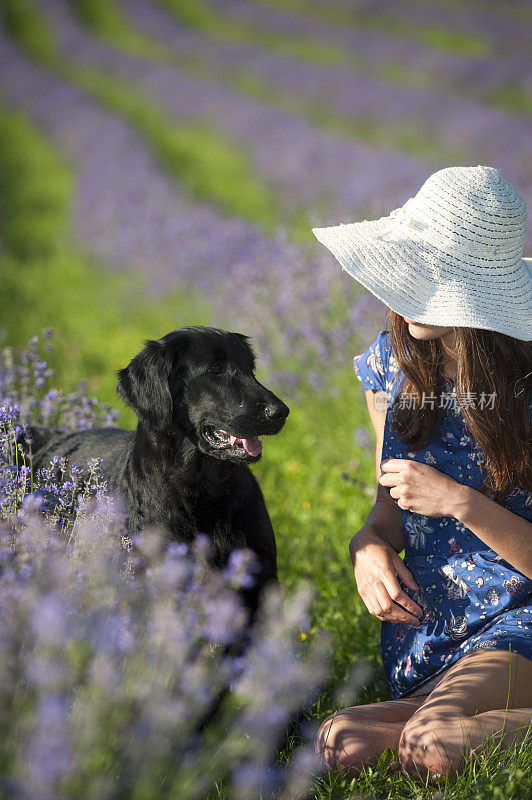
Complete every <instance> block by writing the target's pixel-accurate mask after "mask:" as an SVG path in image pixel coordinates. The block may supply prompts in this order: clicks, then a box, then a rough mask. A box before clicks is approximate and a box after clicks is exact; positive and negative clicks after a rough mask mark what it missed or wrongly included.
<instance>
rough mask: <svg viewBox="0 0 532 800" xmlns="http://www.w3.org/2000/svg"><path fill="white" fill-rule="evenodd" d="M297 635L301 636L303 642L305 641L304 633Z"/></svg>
mask: <svg viewBox="0 0 532 800" xmlns="http://www.w3.org/2000/svg"><path fill="white" fill-rule="evenodd" d="M299 635H300V636H301V638H302V639H303V641H305V639H306V638H307V634H306V633H300V634H299Z"/></svg>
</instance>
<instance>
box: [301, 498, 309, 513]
mask: <svg viewBox="0 0 532 800" xmlns="http://www.w3.org/2000/svg"><path fill="white" fill-rule="evenodd" d="M302 506H303V508H304V509H305V511H308V509H309V508H310V503H309V501H308V500H304V501H303V503H302Z"/></svg>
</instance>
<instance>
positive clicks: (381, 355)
mask: <svg viewBox="0 0 532 800" xmlns="http://www.w3.org/2000/svg"><path fill="white" fill-rule="evenodd" d="M387 338H388V333H387V331H381V332H380V333H379V335H378V336H377V338H376V339H375V341H374V342H373V344H371V345H370V346H369V347H368V349H367V350H366V351H365V352H364V353H360V354H359V355H357V356H355V357H354V358H353V367H354V368H355V374H356V376H357V378H358V380H359V381H360V382H361V384H362V385H363V387H364V389H375V390H382V391H384V392H385V391H386V388H387V381H388V346H389V345H388V341H387Z"/></svg>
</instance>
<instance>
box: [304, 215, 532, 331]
mask: <svg viewBox="0 0 532 800" xmlns="http://www.w3.org/2000/svg"><path fill="white" fill-rule="evenodd" d="M312 232H313V234H314V235H315V237H316V238H317V239H318V241H319V242H321V243H322V244H323V245H325V247H327V248H328V250H330V252H331V253H332V254H333V255H334V256H335V258H336V259H337V260H338V262H339V263H340V265H341V266H342V268H343V269H344V270H345V271H346V272H348V273H349V274H350V275H351V276H352V277H353V278H355V280H357V281H358V282H359V283H361V284H362V285H363V286H365V287H366V289H369V291H370V292H372V294H374V295H375V296H376V297H378V298H379V300H381V301H382V302H383V303H385V305H387V306H388V307H389V308H391V309H392V310H393V311H396V312H397V313H398V314H401V316H404V317H406V318H407V319H411V320H414V321H415V322H421V323H424V324H427V325H441V326H446V327H447V326H449V327H454V326H457V327H470V328H483V329H487V330H493V331H498V332H500V333H505V334H507V335H508V336H513V337H514V338H516V339H522V340H525V341H531V340H532V259H530V258H522V257H520V256H516V254H515V253H514V254H510V255H507V256H505V257H501V256H500V255H498V256H497V259H496V262H494V261H493V260H490V259H489V257H488V256H487V254H486V252H482V251H479V252H478V253H474V254H471V253H470V252H467V251H466V252H464V251H461V250H460V248H459V247H453V246H449V247H447V248H442V247H441V246H435V245H434V244H431V243H429V242H427V241H426V238H422V237H421V236H420V235H417V233H416V232H415V231H413V230H412V229H411V228H410V227H407V226H403V225H400V224H397V220H395V219H394V218H393V217H391V216H389V217H381V218H380V219H377V220H373V221H364V222H353V223H348V224H340V225H334V226H332V227H326V228H313V229H312Z"/></svg>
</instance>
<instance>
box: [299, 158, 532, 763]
mask: <svg viewBox="0 0 532 800" xmlns="http://www.w3.org/2000/svg"><path fill="white" fill-rule="evenodd" d="M314 234H315V235H316V237H317V238H318V240H319V241H320V242H322V243H323V244H325V245H326V246H327V247H328V248H329V249H330V250H331V252H332V253H333V254H334V255H335V256H336V258H337V259H338V261H339V262H340V264H341V265H342V267H343V268H344V269H345V270H347V272H349V274H351V275H352V276H353V277H354V278H356V280H358V281H359V282H360V283H362V284H363V285H364V286H365V287H366V288H368V289H369V290H370V291H371V292H373V294H375V295H376V296H377V297H378V298H380V299H381V300H382V301H383V302H384V303H385V304H386V305H387V306H388V307H389V311H388V312H387V315H386V326H387V329H388V330H386V331H381V333H380V334H379V336H378V337H377V340H376V341H375V342H374V343H373V344H372V345H371V347H370V348H369V349H368V350H367V351H366V352H365V353H363V354H361V355H359V356H356V357H355V362H354V363H355V370H356V373H357V376H358V378H359V379H360V380H361V382H362V384H363V385H364V387H365V389H366V399H367V403H368V410H369V414H370V417H371V420H372V423H373V425H374V427H375V432H376V437H377V454H376V458H377V474H379V473H380V477H379V478H378V487H377V498H376V502H375V505H374V506H373V509H372V510H371V512H370V514H369V516H368V519H367V522H366V524H365V525H364V526H363V528H362V529H361V530H360V531H358V533H356V534H355V536H353V538H352V540H351V543H350V553H351V558H352V562H353V569H354V574H355V580H356V584H357V588H358V591H359V593H360V596H361V597H362V600H363V601H364V603H365V604H366V606H367V608H368V610H369V611H370V613H372V614H374V615H375V616H377V617H378V618H379V619H381V620H382V622H383V624H382V631H381V650H382V659H383V664H384V669H385V673H386V677H387V680H388V682H389V685H390V690H391V693H392V696H393V698H394V699H393V700H391V701H388V702H382V703H372V704H369V705H363V706H356V707H353V708H346V709H343V710H341V711H338V712H337V713H336V714H334V715H333V716H332V717H329V718H328V719H327V720H325V722H324V723H323V725H322V727H321V729H320V732H319V736H318V742H317V750H318V751H319V752H320V753H321V754H322V755H323V758H324V760H325V762H326V764H327V765H328V766H329V767H331V768H337V769H342V770H344V771H345V772H348V773H350V774H353V775H356V774H358V772H359V771H360V769H361V767H362V766H363V765H367V766H369V765H372V764H375V763H376V761H377V759H378V758H379V755H380V754H381V753H382V752H383V751H384V750H385V749H386V748H388V747H389V748H392V749H393V750H395V751H396V752H397V754H398V758H399V763H400V765H401V767H402V768H403V770H404V771H405V772H406V773H408V774H411V775H414V776H415V775H420V776H421V777H424V778H426V777H427V776H428V777H429V778H437V777H438V776H441V775H443V774H446V773H448V772H451V773H454V772H456V771H458V770H459V769H460V767H461V766H462V765H463V759H464V756H466V755H467V754H468V753H470V752H471V751H472V750H477V749H478V748H480V747H481V746H482V745H483V744H485V743H486V742H487V740H488V739H489V738H490V737H491V736H492V735H493V734H499V736H500V737H501V741H502V744H503V746H506V745H509V744H511V743H512V742H515V741H517V740H519V739H520V738H522V737H523V736H524V735H525V732H526V730H527V728H528V727H529V725H530V723H531V722H532V434H531V424H530V419H531V415H532V260H531V259H524V258H522V253H523V246H524V241H525V236H526V206H525V204H524V201H523V199H522V198H521V196H520V195H519V193H518V192H517V191H516V190H515V189H514V188H513V187H512V186H511V185H510V184H508V183H507V182H506V181H505V180H504V179H503V178H502V176H501V175H500V173H499V171H498V170H497V169H494V168H492V167H482V166H478V167H463V168H460V167H453V168H448V169H443V170H440V171H438V172H436V173H435V174H434V175H432V176H431V177H429V179H428V180H427V181H426V182H425V184H424V185H423V186H422V187H421V189H420V191H419V192H418V194H417V195H416V196H415V197H414V198H412V199H410V200H409V201H408V202H407V203H406V204H405V206H403V207H402V208H401V209H397V210H396V211H393V212H392V214H391V215H390V216H389V217H382V218H381V219H379V220H376V221H373V222H368V221H364V222H361V223H354V224H349V225H339V226H335V227H332V228H321V229H314ZM383 392H386V395H384V394H383ZM383 398H384V403H383V402H382V399H383ZM378 400H380V403H378V402H377V401H378ZM381 451H382V457H383V458H384V461H382V463H381V464H380V466H381V469H379V462H380V461H381ZM403 548H404V549H405V558H404V561H403V560H402V559H401V558H400V557H399V555H398V553H399V552H401V551H402V550H403Z"/></svg>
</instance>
